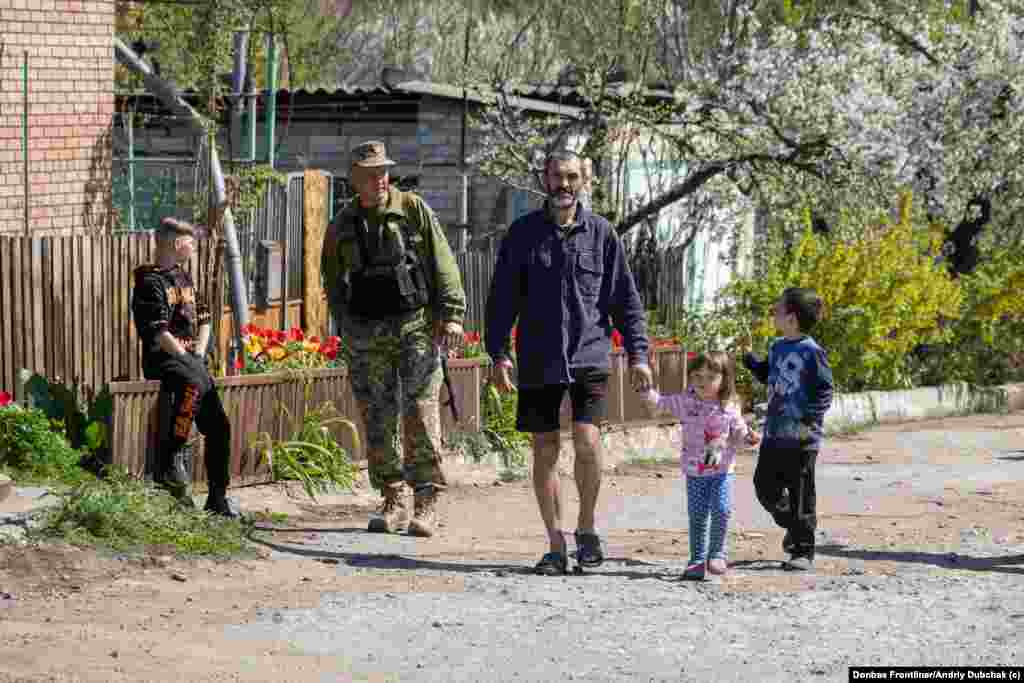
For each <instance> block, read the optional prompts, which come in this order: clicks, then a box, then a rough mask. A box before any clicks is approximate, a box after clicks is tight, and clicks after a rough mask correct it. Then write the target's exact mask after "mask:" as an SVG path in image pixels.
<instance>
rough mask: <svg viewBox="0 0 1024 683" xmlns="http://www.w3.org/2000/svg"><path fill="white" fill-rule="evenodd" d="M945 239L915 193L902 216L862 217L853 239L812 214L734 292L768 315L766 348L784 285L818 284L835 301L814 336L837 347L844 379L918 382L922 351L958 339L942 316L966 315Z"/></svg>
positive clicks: (763, 336)
mask: <svg viewBox="0 0 1024 683" xmlns="http://www.w3.org/2000/svg"><path fill="white" fill-rule="evenodd" d="M938 246H939V245H938V244H937V240H935V239H934V238H933V236H932V231H931V229H930V228H929V226H928V225H927V224H926V223H923V222H922V221H921V220H920V218H917V219H915V218H914V217H913V215H912V211H911V207H910V199H909V197H906V196H905V197H904V198H903V199H902V200H901V203H900V210H899V217H898V219H896V220H889V219H888V218H883V219H881V220H880V221H878V222H877V223H875V224H869V225H862V226H861V227H860V229H859V234H858V235H857V236H856V237H853V238H850V239H829V238H826V237H823V236H821V235H817V234H815V233H814V232H812V230H811V228H810V217H809V214H808V215H807V218H806V220H805V222H804V229H803V234H802V236H801V237H800V238H799V239H798V241H797V242H796V243H795V244H794V245H792V246H790V247H786V246H785V245H782V244H780V246H779V247H777V248H776V249H775V250H773V251H772V253H771V254H770V256H769V258H768V266H767V268H766V270H765V272H764V274H763V276H761V277H758V278H756V279H749V280H739V281H736V282H734V283H733V284H732V285H731V286H730V287H729V289H728V290H727V296H728V297H729V298H730V299H731V301H732V303H733V305H735V306H736V307H737V308H738V310H741V311H747V312H750V313H751V314H757V315H758V318H759V324H758V325H756V326H755V327H754V328H753V330H752V341H753V345H754V346H755V347H764V346H766V345H767V342H768V341H769V340H770V339H772V338H774V337H775V336H777V332H776V331H775V329H774V325H773V323H772V322H771V317H770V314H769V311H770V307H771V304H772V303H773V302H774V301H775V300H777V299H778V297H779V295H781V293H782V291H783V290H784V289H786V288H787V287H792V286H799V287H810V288H812V289H814V290H815V291H817V292H818V294H819V295H820V296H821V297H822V300H823V301H824V304H825V309H824V319H823V321H822V322H821V323H819V325H818V326H817V327H816V328H815V329H814V331H813V332H812V335H813V336H814V337H815V339H817V340H818V341H819V342H820V343H821V344H822V345H823V346H824V347H825V348H826V349H827V350H828V354H829V360H830V362H831V364H832V369H833V374H834V377H835V380H836V386H837V388H838V389H839V390H840V391H859V390H863V389H867V388H870V389H894V388H905V387H909V386H911V385H912V384H913V375H912V372H911V368H912V352H913V351H914V350H915V349H916V348H917V347H918V346H919V345H922V344H936V343H941V342H944V341H948V340H949V339H950V338H951V334H952V329H951V326H950V325H949V324H940V321H956V320H958V319H959V318H960V316H961V315H962V308H961V303H962V301H963V292H962V288H961V283H960V281H958V280H954V279H952V278H951V277H950V276H949V273H948V272H947V271H946V269H945V268H944V267H943V265H942V264H941V263H938V262H936V258H935V255H936V252H937V249H938Z"/></svg>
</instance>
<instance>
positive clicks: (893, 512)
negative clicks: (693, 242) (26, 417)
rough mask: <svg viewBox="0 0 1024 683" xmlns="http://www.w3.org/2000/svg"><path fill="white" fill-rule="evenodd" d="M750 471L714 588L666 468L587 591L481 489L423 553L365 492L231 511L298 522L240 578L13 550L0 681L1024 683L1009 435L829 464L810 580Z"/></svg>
mask: <svg viewBox="0 0 1024 683" xmlns="http://www.w3.org/2000/svg"><path fill="white" fill-rule="evenodd" d="M570 455H571V454H566V455H565V456H563V457H569V456H570ZM754 464H755V462H754V456H753V455H752V454H748V455H746V456H743V457H742V458H741V460H740V463H739V470H740V471H739V476H738V478H737V491H736V511H735V515H734V524H733V531H734V533H733V535H732V538H731V539H730V546H731V558H730V561H731V564H732V569H731V573H730V575H729V576H728V577H727V578H726V579H725V581H724V582H723V583H722V584H720V585H706V584H692V583H681V582H679V581H678V576H679V574H680V573H681V571H682V567H683V564H684V563H685V561H686V559H687V558H686V556H687V549H688V546H687V538H686V532H685V529H686V517H685V507H684V504H683V498H682V482H681V481H680V478H679V475H678V472H677V470H676V468H675V467H671V466H664V465H660V466H639V465H624V466H620V467H618V468H617V469H616V470H615V471H614V472H613V473H611V474H610V475H609V476H608V477H607V478H606V479H605V487H604V489H603V492H602V510H601V515H600V518H599V526H600V528H601V530H602V531H603V533H604V535H605V538H606V540H607V544H608V551H609V555H610V557H611V559H610V561H609V562H607V563H606V565H605V566H604V567H602V568H601V569H599V570H596V571H594V572H592V573H591V574H589V575H587V576H584V577H568V578H539V577H534V576H531V575H530V574H529V573H528V568H529V567H530V566H531V565H532V564H533V563H534V562H535V561H536V559H537V558H538V557H539V554H540V553H541V551H542V550H543V539H542V530H541V525H540V521H539V518H538V515H537V512H536V507H535V504H534V500H533V493H532V489H531V488H530V487H529V485H528V483H527V482H515V483H506V484H501V485H497V484H496V483H495V482H496V480H497V477H496V473H495V471H494V470H493V469H489V468H486V467H457V468H453V469H454V474H455V478H456V479H457V480H458V481H459V484H458V485H457V486H455V487H453V489H452V490H451V491H450V492H449V494H448V495H447V496H446V497H445V498H444V502H443V504H442V508H441V511H442V519H443V520H444V525H445V526H444V527H443V529H442V534H441V535H440V536H439V537H436V538H432V539H427V540H424V539H412V538H409V537H406V536H382V535H370V534H366V533H364V529H365V527H366V521H367V518H368V515H369V513H370V511H371V510H372V507H373V503H374V499H373V498H372V497H371V496H370V495H368V493H367V490H366V489H365V488H363V489H361V490H357V491H356V492H355V493H353V494H347V495H344V496H334V497H332V498H330V499H326V500H324V501H321V503H320V504H318V505H314V504H311V503H309V502H308V501H303V500H302V499H291V498H288V497H287V496H285V495H283V492H282V489H281V488H280V487H269V486H268V487H254V488H250V489H244V490H240V491H238V492H236V493H237V495H238V496H239V498H240V499H241V503H242V506H243V509H245V510H248V511H253V510H273V511H278V512H286V513H288V515H289V516H288V518H287V520H286V521H285V522H283V523H280V524H278V525H275V526H274V527H271V525H269V524H264V525H263V527H264V530H262V531H259V532H257V534H256V535H255V538H256V539H257V540H258V544H257V548H258V554H259V556H258V557H254V558H251V559H245V560H233V561H229V562H213V561H185V560H180V559H176V558H173V557H169V556H163V555H161V554H160V553H159V552H156V553H153V554H152V555H150V556H147V557H145V558H134V559H125V558H116V557H109V556H102V555H98V554H96V553H94V552H91V551H85V550H77V549H73V548H60V547H57V548H54V547H44V548H25V547H14V546H5V547H2V548H0V681H50V680H53V681H58V680H59V681H65V680H66V681H234V680H243V681H334V680H387V681H393V680H437V681H455V680H460V681H502V680H518V681H550V680H565V679H569V680H574V679H580V680H597V681H606V680H607V681H619V680H630V681H632V680H643V681H648V680H650V681H663V680H664V681H669V680H672V681H680V680H684V681H686V680H694V681H697V680H700V681H716V680H721V681H733V680H747V679H749V678H750V676H751V672H752V671H754V670H756V671H757V672H758V673H757V675H756V676H755V678H756V679H757V680H764V681H792V680H814V681H821V680H827V681H846V680H847V667H849V666H851V665H863V664H886V665H913V664H931V665H958V664H971V665H999V664H1003V665H1008V664H1020V663H1021V662H1022V660H1024V656H1022V652H1021V646H1020V644H1019V643H1020V638H1019V633H1020V632H1021V629H1022V628H1024V414H1020V413H1018V414H1012V415H1008V416H976V417H969V418H956V419H946V420H941V421H933V422H924V423H917V424H908V425H900V426H892V427H884V428H878V429H875V430H872V431H869V432H864V433H862V434H859V435H856V436H854V437H849V438H844V439H834V440H832V441H830V442H828V443H827V445H826V448H825V450H824V451H823V453H822V455H821V459H820V460H819V467H818V490H819V511H820V523H819V526H820V531H819V537H820V547H819V556H818V562H817V566H816V571H815V572H814V573H812V574H806V575H799V574H790V573H786V572H783V571H781V569H780V567H779V560H780V559H782V553H781V550H780V548H779V544H780V541H781V537H782V533H781V531H779V530H777V529H775V528H773V526H772V524H771V521H770V519H769V518H768V517H767V515H765V514H764V513H763V511H761V510H760V508H759V506H758V505H757V503H756V500H755V499H754V496H753V489H752V485H751V481H750V480H751V475H752V473H753V467H754ZM566 484H567V485H568V486H569V489H568V490H569V491H573V489H572V486H571V482H569V481H568V480H567V481H566ZM569 503H570V508H571V510H570V513H571V514H570V520H571V519H572V515H574V514H575V496H574V495H571V496H570V499H569ZM570 528H571V526H570ZM4 593H6V594H9V595H10V596H11V597H10V598H6V599H5V598H4V597H3V594H4Z"/></svg>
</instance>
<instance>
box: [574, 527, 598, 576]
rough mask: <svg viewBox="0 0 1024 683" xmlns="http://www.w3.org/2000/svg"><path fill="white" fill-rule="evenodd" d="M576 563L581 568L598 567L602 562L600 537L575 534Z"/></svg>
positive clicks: (584, 533)
mask: <svg viewBox="0 0 1024 683" xmlns="http://www.w3.org/2000/svg"><path fill="white" fill-rule="evenodd" d="M576 561H577V562H579V563H580V566H581V567H599V566H601V564H602V563H603V562H604V552H603V551H602V550H601V537H600V536H598V535H597V534H591V533H587V532H584V531H577V532H576Z"/></svg>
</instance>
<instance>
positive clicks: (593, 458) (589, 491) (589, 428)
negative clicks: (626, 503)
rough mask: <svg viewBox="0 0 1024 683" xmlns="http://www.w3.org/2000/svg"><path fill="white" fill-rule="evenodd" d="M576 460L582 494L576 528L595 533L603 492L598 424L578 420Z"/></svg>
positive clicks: (573, 433)
mask: <svg viewBox="0 0 1024 683" xmlns="http://www.w3.org/2000/svg"><path fill="white" fill-rule="evenodd" d="M572 436H573V446H574V447H575V449H576V460H575V466H574V468H573V470H574V474H575V476H576V488H577V490H578V491H579V494H580V514H579V519H578V520H577V524H576V530H577V531H582V532H586V533H594V511H595V510H596V509H597V497H598V494H600V493H601V459H602V453H601V430H600V429H599V428H598V427H597V425H592V424H587V423H585V422H576V423H574V424H573V429H572Z"/></svg>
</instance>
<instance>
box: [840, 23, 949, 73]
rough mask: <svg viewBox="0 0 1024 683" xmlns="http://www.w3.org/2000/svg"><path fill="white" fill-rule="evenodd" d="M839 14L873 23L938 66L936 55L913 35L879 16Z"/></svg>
mask: <svg viewBox="0 0 1024 683" xmlns="http://www.w3.org/2000/svg"><path fill="white" fill-rule="evenodd" d="M839 14H840V15H843V16H847V17H850V18H851V19H860V20H861V21H864V22H867V23H869V24H873V25H875V26H877V27H878V28H881V29H882V30H884V31H888V32H889V33H891V34H893V35H894V36H896V38H898V39H899V41H900V42H901V43H903V44H904V45H906V46H907V47H909V48H910V49H912V50H913V51H914V52H917V53H919V54H921V55H923V56H924V58H925V59H927V60H928V61H929V62H930V63H931V65H932V66H939V64H941V63H942V62H940V61H939V59H938V58H937V57H935V55H933V54H932V53H931V52H929V51H928V48H926V47H925V46H924V45H922V44H921V43H920V42H919V41H917V40H915V39H914V38H913V36H910V35H909V34H907V33H905V32H904V31H901V30H900V29H898V28H896V27H895V26H893V25H892V24H890V23H889V22H888V21H886V20H885V19H881V18H879V17H872V16H870V15H867V14H859V13H857V12H840V13H839Z"/></svg>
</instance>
